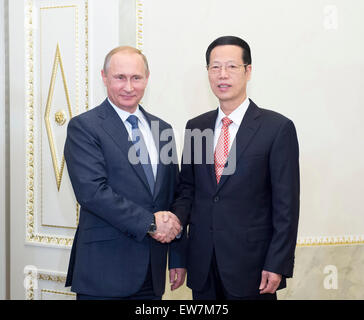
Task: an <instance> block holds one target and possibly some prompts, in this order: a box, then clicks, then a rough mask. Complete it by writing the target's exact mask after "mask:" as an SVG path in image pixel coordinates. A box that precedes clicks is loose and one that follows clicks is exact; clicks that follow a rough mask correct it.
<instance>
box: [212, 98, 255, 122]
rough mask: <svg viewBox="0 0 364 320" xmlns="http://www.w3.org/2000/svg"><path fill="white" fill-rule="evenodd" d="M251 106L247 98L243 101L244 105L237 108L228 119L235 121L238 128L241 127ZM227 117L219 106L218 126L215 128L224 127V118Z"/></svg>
mask: <svg viewBox="0 0 364 320" xmlns="http://www.w3.org/2000/svg"><path fill="white" fill-rule="evenodd" d="M249 104H250V101H249V98H248V97H246V99H245V100H244V101H243V103H242V104H241V105H240V106H239V107H237V108H236V109H235V110H234V111H233V112H232V113H230V114H229V116H228V118H229V119H230V120H232V121H233V123H234V124H236V125H237V126H240V124H241V122H242V121H243V118H244V115H245V112H246V110H247V109H248V107H249ZM224 117H226V115H225V113H224V112H223V111H222V110H221V107H220V106H219V111H218V114H217V118H216V125H215V127H219V126H222V122H221V120H222V118H224Z"/></svg>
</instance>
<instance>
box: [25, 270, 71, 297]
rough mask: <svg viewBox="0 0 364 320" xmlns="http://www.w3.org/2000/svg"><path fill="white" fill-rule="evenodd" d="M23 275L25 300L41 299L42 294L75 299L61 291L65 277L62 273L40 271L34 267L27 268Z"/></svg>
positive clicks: (66, 292)
mask: <svg viewBox="0 0 364 320" xmlns="http://www.w3.org/2000/svg"><path fill="white" fill-rule="evenodd" d="M24 275H25V279H24V286H25V298H26V300H38V299H42V294H43V293H52V294H59V295H61V296H62V295H63V296H68V297H70V296H73V297H76V294H75V293H73V292H70V291H65V290H63V288H64V285H65V282H66V276H67V274H66V273H64V272H58V271H51V270H42V269H37V268H36V267H34V266H27V267H26V268H25V272H24Z"/></svg>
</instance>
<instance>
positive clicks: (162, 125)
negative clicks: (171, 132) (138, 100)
mask: <svg viewBox="0 0 364 320" xmlns="http://www.w3.org/2000/svg"><path fill="white" fill-rule="evenodd" d="M140 110H141V111H142V112H143V114H144V116H146V117H147V118H148V119H149V120H150V121H151V122H154V121H155V122H158V125H159V126H160V128H161V129H164V128H169V129H171V128H172V126H171V125H170V124H169V123H168V122H166V121H164V120H163V119H161V118H159V117H157V116H155V115H154V114H151V113H149V112H147V111H146V110H145V109H144V108H143V107H140Z"/></svg>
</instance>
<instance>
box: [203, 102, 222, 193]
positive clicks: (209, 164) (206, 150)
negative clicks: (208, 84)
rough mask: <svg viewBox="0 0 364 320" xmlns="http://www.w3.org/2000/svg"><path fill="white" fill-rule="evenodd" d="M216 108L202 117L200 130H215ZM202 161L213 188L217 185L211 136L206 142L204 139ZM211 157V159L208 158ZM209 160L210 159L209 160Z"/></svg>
mask: <svg viewBox="0 0 364 320" xmlns="http://www.w3.org/2000/svg"><path fill="white" fill-rule="evenodd" d="M218 110H219V109H216V110H214V111H211V112H210V113H208V114H207V116H206V118H205V119H204V122H203V123H202V125H201V131H204V130H206V129H209V130H212V132H214V131H215V123H216V118H217V115H218ZM202 153H203V155H204V156H203V157H202V161H204V163H206V168H207V171H208V175H209V178H210V179H211V183H212V186H213V188H214V189H216V187H217V183H216V175H215V163H214V140H213V136H212V141H211V142H210V143H208V141H206V144H205V145H203V146H202ZM210 157H211V159H209V158H210ZM209 160H210V161H209Z"/></svg>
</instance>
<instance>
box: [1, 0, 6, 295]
mask: <svg viewBox="0 0 364 320" xmlns="http://www.w3.org/2000/svg"><path fill="white" fill-rule="evenodd" d="M4 27H5V26H4V0H0V300H2V299H5V295H6V271H5V268H6V233H5V228H6V222H5V221H6V220H5V209H6V207H5V181H6V179H5V37H4V30H5V29H4Z"/></svg>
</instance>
